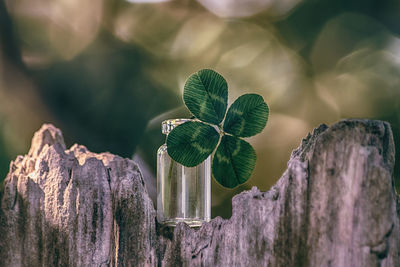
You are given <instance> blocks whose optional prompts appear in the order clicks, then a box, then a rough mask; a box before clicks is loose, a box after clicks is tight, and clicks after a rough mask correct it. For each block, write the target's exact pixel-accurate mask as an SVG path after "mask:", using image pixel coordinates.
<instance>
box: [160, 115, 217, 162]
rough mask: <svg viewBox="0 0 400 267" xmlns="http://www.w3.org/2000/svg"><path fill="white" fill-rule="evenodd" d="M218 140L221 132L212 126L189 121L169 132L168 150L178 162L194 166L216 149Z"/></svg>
mask: <svg viewBox="0 0 400 267" xmlns="http://www.w3.org/2000/svg"><path fill="white" fill-rule="evenodd" d="M218 140H219V134H218V132H217V131H216V130H215V129H214V128H213V127H212V126H210V125H207V124H204V123H201V122H194V121H188V122H185V123H184V124H181V125H179V126H177V127H175V128H174V129H173V130H172V131H171V132H170V133H169V134H168V137H167V151H168V154H169V156H170V157H171V158H172V159H173V160H175V161H176V162H178V163H180V164H182V165H184V166H186V167H194V166H196V165H198V164H200V163H201V162H203V161H204V160H205V159H206V158H207V157H208V156H209V155H210V154H211V153H212V152H213V151H214V149H215V147H216V146H217V144H218Z"/></svg>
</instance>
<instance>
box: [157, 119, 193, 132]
mask: <svg viewBox="0 0 400 267" xmlns="http://www.w3.org/2000/svg"><path fill="white" fill-rule="evenodd" d="M187 121H195V120H194V119H170V120H165V121H163V122H162V123H161V132H162V133H163V134H169V133H170V132H171V131H172V130H173V129H174V128H175V127H176V126H178V125H181V124H183V123H185V122H187Z"/></svg>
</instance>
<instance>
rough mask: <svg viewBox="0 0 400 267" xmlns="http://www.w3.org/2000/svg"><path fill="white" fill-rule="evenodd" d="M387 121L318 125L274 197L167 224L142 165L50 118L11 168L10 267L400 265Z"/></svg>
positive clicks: (250, 198) (6, 255)
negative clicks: (69, 138)
mask: <svg viewBox="0 0 400 267" xmlns="http://www.w3.org/2000/svg"><path fill="white" fill-rule="evenodd" d="M393 165H394V144H393V138H392V134H391V130H390V127H389V125H388V124H387V123H384V122H380V121H369V120H345V121H341V122H339V123H337V124H335V125H333V126H331V127H329V128H328V127H327V126H325V125H322V126H320V127H319V128H317V129H315V130H314V132H313V133H312V135H309V136H308V137H307V138H306V139H304V140H303V141H302V144H301V146H300V147H299V148H298V149H297V150H295V151H293V153H292V156H291V158H290V160H289V162H288V169H287V170H286V172H285V173H284V174H283V176H282V177H281V178H280V180H279V181H278V182H277V184H276V185H275V186H274V187H273V188H271V190H269V191H267V192H260V191H259V190H258V189H257V188H255V187H254V188H253V189H252V190H250V191H247V192H243V193H241V194H239V195H237V196H235V197H234V199H233V200H232V201H233V215H232V217H231V218H230V219H229V220H223V219H221V218H219V217H217V218H215V219H213V220H212V221H211V222H210V223H208V224H205V225H203V226H202V227H201V228H200V229H198V230H194V229H190V228H189V227H187V226H186V225H184V224H180V225H178V227H176V228H175V230H170V231H168V230H165V229H160V227H159V226H158V225H157V224H156V221H155V212H154V208H153V206H152V203H151V200H150V199H149V197H148V194H147V192H146V189H145V186H144V182H143V179H142V176H141V174H140V171H139V170H138V167H137V166H136V164H135V163H134V162H132V161H131V160H129V159H123V158H120V157H118V156H114V155H112V154H109V153H103V154H94V153H91V152H89V151H88V150H87V149H86V148H85V147H83V146H77V145H75V146H73V147H72V148H71V149H69V150H66V149H65V145H64V142H63V138H62V134H61V132H60V131H59V130H58V129H56V128H54V127H53V126H51V125H44V126H43V127H42V128H41V129H40V130H39V131H38V132H37V133H36V134H35V136H34V138H33V141H32V147H31V150H30V151H29V154H28V155H26V156H24V157H22V156H20V157H18V158H17V159H16V160H15V161H14V162H12V163H11V165H10V173H9V174H8V176H7V178H6V180H5V183H4V190H3V193H2V202H1V209H0V265H3V266H68V265H69V266H85V265H86V266H115V265H118V266H157V265H164V266H179V265H184V266H400V225H399V214H400V204H399V200H398V196H397V195H396V193H395V191H394V186H393V173H392V172H393Z"/></svg>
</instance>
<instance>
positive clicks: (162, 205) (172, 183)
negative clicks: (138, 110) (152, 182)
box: [157, 119, 211, 227]
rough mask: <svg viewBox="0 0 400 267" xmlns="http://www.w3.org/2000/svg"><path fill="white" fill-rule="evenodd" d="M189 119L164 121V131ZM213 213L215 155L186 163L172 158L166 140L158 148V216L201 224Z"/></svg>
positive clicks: (168, 222)
mask: <svg viewBox="0 0 400 267" xmlns="http://www.w3.org/2000/svg"><path fill="white" fill-rule="evenodd" d="M186 121H189V119H175V120H166V121H163V122H162V133H163V134H166V135H168V133H169V132H171V131H172V129H173V128H174V127H176V126H178V125H179V124H182V123H184V122H186ZM210 217H211V156H210V157H208V158H207V159H206V160H205V161H203V162H202V163H200V164H199V165H197V166H195V167H191V168H189V167H185V166H183V165H181V164H179V163H177V162H176V161H174V160H172V159H171V157H170V156H169V155H168V152H167V145H166V144H163V145H162V146H161V147H160V148H159V149H158V152H157V220H158V222H160V223H162V224H164V225H167V226H175V225H176V224H178V223H179V222H184V223H186V224H188V225H189V226H190V227H198V226H201V225H202V224H203V223H204V222H208V221H210Z"/></svg>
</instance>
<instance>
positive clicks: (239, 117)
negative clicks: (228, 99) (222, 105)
mask: <svg viewBox="0 0 400 267" xmlns="http://www.w3.org/2000/svg"><path fill="white" fill-rule="evenodd" d="M268 114H269V109H268V105H267V103H265V102H264V99H263V98H262V96H260V95H257V94H245V95H242V96H240V97H239V98H238V99H236V101H235V102H234V103H233V104H232V105H231V107H230V108H229V110H228V113H227V115H226V118H225V122H224V131H225V132H227V133H230V134H232V135H234V136H239V137H249V136H253V135H255V134H258V133H260V132H261V131H262V130H263V129H264V127H265V125H266V124H267V120H268Z"/></svg>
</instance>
